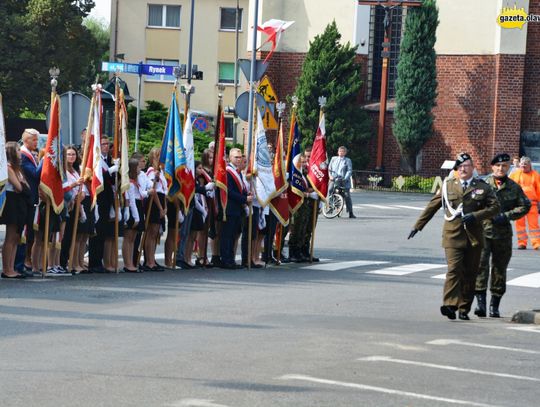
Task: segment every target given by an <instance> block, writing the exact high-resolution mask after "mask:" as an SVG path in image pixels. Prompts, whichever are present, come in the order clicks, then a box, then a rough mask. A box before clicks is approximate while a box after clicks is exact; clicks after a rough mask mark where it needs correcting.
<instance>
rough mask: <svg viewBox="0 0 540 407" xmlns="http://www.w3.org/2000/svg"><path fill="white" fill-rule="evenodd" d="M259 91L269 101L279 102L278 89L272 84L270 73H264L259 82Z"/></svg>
mask: <svg viewBox="0 0 540 407" xmlns="http://www.w3.org/2000/svg"><path fill="white" fill-rule="evenodd" d="M257 92H258V93H260V94H261V95H262V96H263V97H264V100H266V101H267V102H268V103H277V102H278V98H277V94H276V91H275V90H274V87H273V86H272V83H271V82H270V79H269V78H268V75H264V76H263V78H262V79H261V81H260V82H259V88H258V89H257Z"/></svg>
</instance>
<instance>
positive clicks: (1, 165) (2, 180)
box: [0, 93, 8, 215]
mask: <svg viewBox="0 0 540 407" xmlns="http://www.w3.org/2000/svg"><path fill="white" fill-rule="evenodd" d="M7 180H8V169H7V157H6V126H5V123H4V108H3V105H2V94H1V93H0V215H2V211H3V210H4V204H5V203H6V183H7Z"/></svg>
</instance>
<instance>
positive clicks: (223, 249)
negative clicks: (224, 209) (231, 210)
mask: <svg viewBox="0 0 540 407" xmlns="http://www.w3.org/2000/svg"><path fill="white" fill-rule="evenodd" d="M241 224H242V219H241V217H240V216H229V215H227V221H226V222H223V228H222V229H221V240H220V248H219V251H220V254H221V262H222V263H223V264H224V265H231V264H234V263H235V261H234V258H235V253H234V242H235V241H236V238H237V237H238V233H239V231H240V230H241V229H240V226H241Z"/></svg>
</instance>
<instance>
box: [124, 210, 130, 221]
mask: <svg viewBox="0 0 540 407" xmlns="http://www.w3.org/2000/svg"><path fill="white" fill-rule="evenodd" d="M128 220H129V207H127V206H124V222H125V223H127V221H128Z"/></svg>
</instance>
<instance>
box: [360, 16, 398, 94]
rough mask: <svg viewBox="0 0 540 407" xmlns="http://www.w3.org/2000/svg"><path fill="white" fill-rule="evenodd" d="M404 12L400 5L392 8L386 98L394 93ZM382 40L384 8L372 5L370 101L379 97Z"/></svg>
mask: <svg viewBox="0 0 540 407" xmlns="http://www.w3.org/2000/svg"><path fill="white" fill-rule="evenodd" d="M404 21H405V13H404V9H403V8H402V7H396V8H394V9H393V10H392V21H391V34H390V35H391V38H390V61H389V64H388V88H387V89H388V99H392V98H394V97H395V95H396V88H395V83H396V79H397V63H398V60H399V48H400V44H401V35H402V32H403V22H404ZM383 41H384V8H383V7H379V6H376V7H372V8H371V19H370V38H369V44H370V50H369V64H368V95H369V99H370V100H372V101H379V100H380V98H381V79H382V57H381V52H382V50H383V47H382V43H383Z"/></svg>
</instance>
